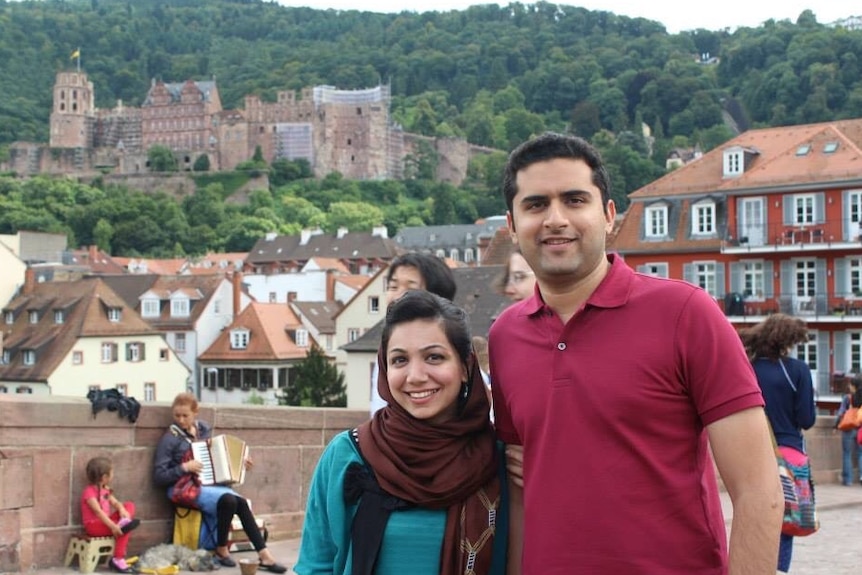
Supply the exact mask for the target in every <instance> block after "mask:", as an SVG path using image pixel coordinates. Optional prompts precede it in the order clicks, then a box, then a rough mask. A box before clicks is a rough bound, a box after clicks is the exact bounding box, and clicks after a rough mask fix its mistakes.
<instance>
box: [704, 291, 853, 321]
mask: <svg viewBox="0 0 862 575" xmlns="http://www.w3.org/2000/svg"><path fill="white" fill-rule="evenodd" d="M718 304H719V306H720V307H721V308H722V309H723V310H724V313H725V315H727V316H730V317H732V318H736V319H735V320H734V321H760V320H761V319H763V317H764V316H767V315H770V314H773V313H785V314H787V315H792V316H797V317H800V318H802V319H804V320H806V321H828V322H843V321H850V322H862V293H859V294H845V293H841V294H838V295H834V294H815V295H812V296H800V295H795V294H781V295H778V296H775V297H769V298H766V297H748V296H745V295H744V294H740V293H729V294H727V295H726V296H725V297H724V299H719V300H718Z"/></svg>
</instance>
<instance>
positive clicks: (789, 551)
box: [778, 533, 793, 573]
mask: <svg viewBox="0 0 862 575" xmlns="http://www.w3.org/2000/svg"><path fill="white" fill-rule="evenodd" d="M791 557H793V537H792V536H790V535H785V534H783V533H782V534H781V542H780V543H779V545H778V571H780V572H782V573H787V572H788V571H790V559H791Z"/></svg>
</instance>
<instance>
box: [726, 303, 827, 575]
mask: <svg viewBox="0 0 862 575" xmlns="http://www.w3.org/2000/svg"><path fill="white" fill-rule="evenodd" d="M741 335H742V340H743V343H745V347H746V349H747V350H748V354H749V357H750V358H751V364H752V366H753V367H754V373H755V374H756V375H757V383H758V384H760V390H761V392H762V393H763V400H764V401H765V402H766V407H765V409H766V416H767V417H768V418H769V423H770V425H772V432H773V433H774V434H775V441H776V442H777V443H778V448H779V450H780V451H781V453H782V455H784V458H785V459H787V461H788V463H790V464H791V465H794V466H799V467H801V466H809V463H808V456H807V455H806V454H805V440H804V438H803V436H802V430H804V429H809V428H811V427H812V426H813V425H814V422H815V421H816V419H817V414H816V411H815V407H814V386H813V384H812V382H811V370H810V369H809V368H808V364H806V363H805V362H804V361H801V360H798V359H796V358H794V357H790V351H791V349H792V348H793V347H794V346H796V345H799V344H801V343H806V342H808V328H807V327H806V326H805V322H804V321H802V320H801V319H799V318H795V317H791V316H789V315H785V314H782V313H777V314H773V315H771V316H769V317H767V318H766V319H765V320H764V321H762V322H760V323H759V324H757V325H755V326H754V327H752V328H751V329H749V330H746V331H744V332H742V334H741ZM809 469H810V466H809ZM792 555H793V537H792V536H790V535H785V534H783V533H782V534H781V544H780V546H779V548H778V571H780V572H783V573H786V572H788V571H790V559H791V557H792Z"/></svg>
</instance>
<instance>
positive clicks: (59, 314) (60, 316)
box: [54, 309, 66, 324]
mask: <svg viewBox="0 0 862 575" xmlns="http://www.w3.org/2000/svg"><path fill="white" fill-rule="evenodd" d="M65 321H66V314H64V313H63V310H61V309H55V310H54V323H57V324H60V323H64V322H65Z"/></svg>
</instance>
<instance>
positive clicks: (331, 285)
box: [326, 270, 335, 301]
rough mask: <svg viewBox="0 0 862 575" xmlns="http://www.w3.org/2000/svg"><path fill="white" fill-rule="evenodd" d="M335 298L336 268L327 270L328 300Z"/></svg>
mask: <svg viewBox="0 0 862 575" xmlns="http://www.w3.org/2000/svg"><path fill="white" fill-rule="evenodd" d="M333 300H335V270H326V301H333Z"/></svg>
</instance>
